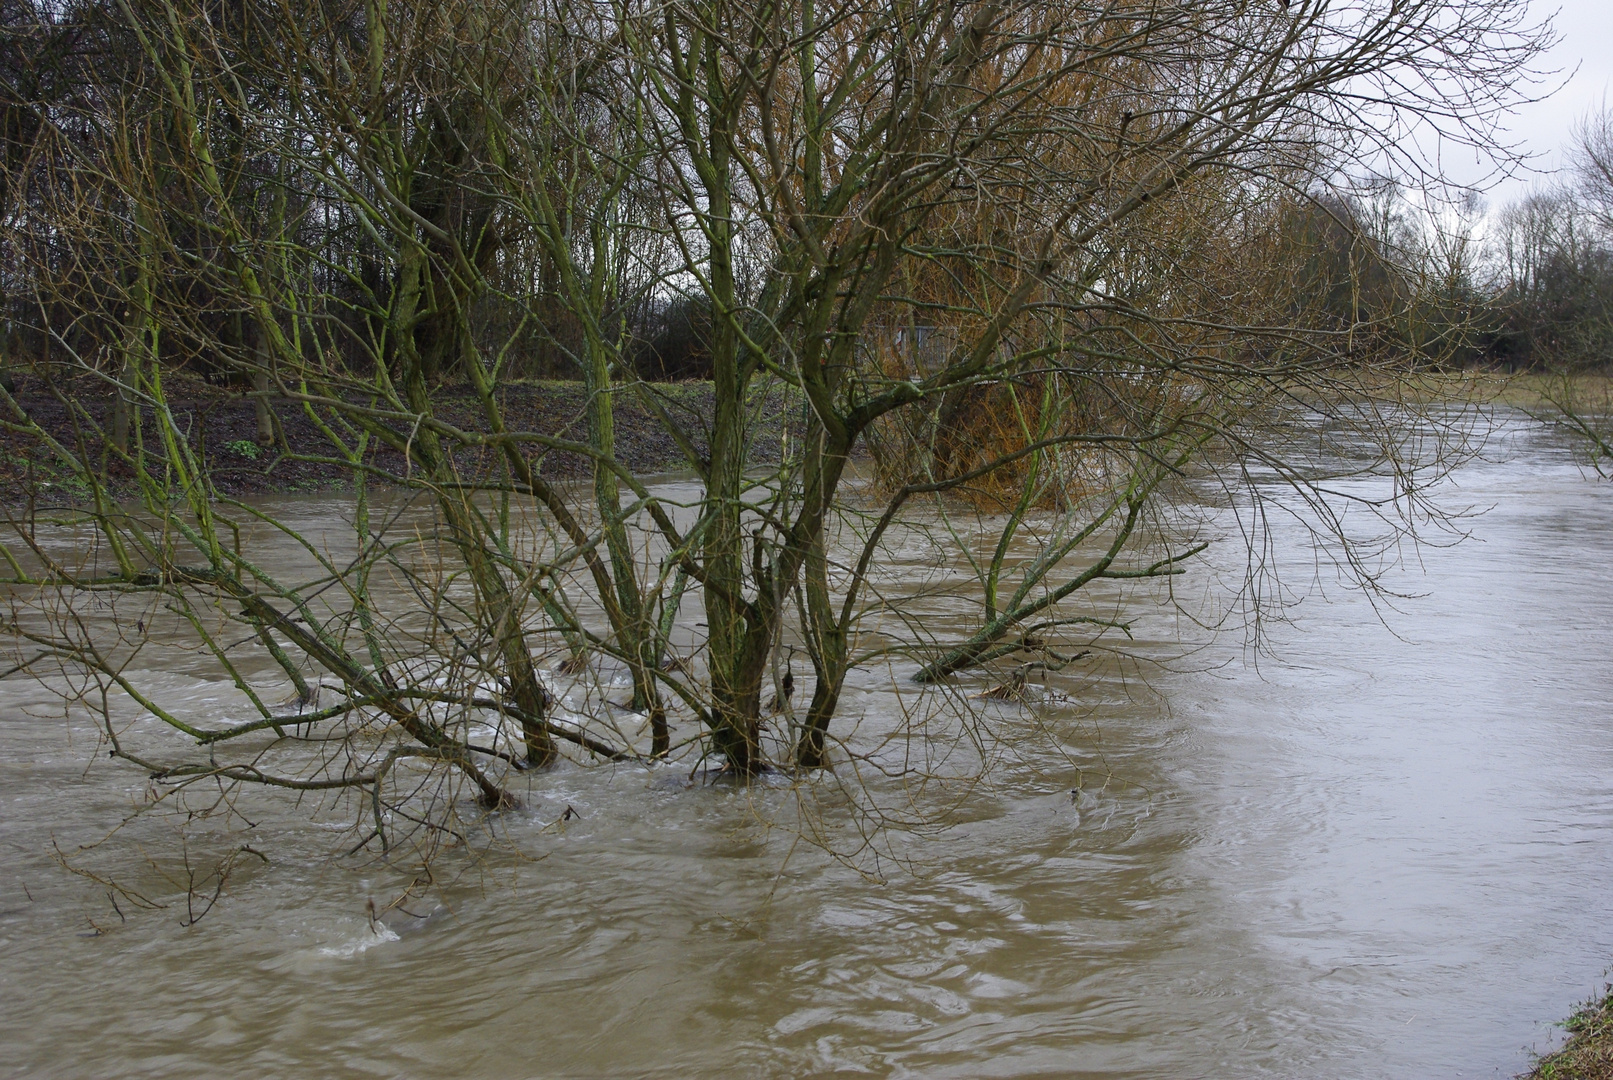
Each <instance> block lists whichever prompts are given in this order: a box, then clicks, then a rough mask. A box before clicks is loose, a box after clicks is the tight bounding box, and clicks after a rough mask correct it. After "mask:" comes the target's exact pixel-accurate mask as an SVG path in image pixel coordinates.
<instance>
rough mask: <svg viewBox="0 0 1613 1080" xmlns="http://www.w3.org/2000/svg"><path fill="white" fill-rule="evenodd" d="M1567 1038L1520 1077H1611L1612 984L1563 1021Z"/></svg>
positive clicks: (1527, 1079) (1534, 1079)
mask: <svg viewBox="0 0 1613 1080" xmlns="http://www.w3.org/2000/svg"><path fill="white" fill-rule="evenodd" d="M1563 1028H1564V1029H1565V1030H1566V1031H1567V1032H1568V1042H1567V1043H1565V1044H1564V1045H1563V1048H1562V1049H1561V1050H1558V1051H1557V1052H1556V1053H1554V1054H1547V1055H1546V1056H1545V1057H1543V1058H1541V1059H1540V1060H1539V1061H1537V1062H1536V1063H1535V1067H1534V1068H1533V1069H1531V1070H1529V1072H1527V1073H1525V1074H1524V1076H1523V1078H1522V1080H1613V984H1609V985H1608V986H1607V988H1606V991H1605V993H1604V995H1603V997H1602V999H1601V1000H1600V1001H1598V1000H1596V999H1595V998H1592V999H1591V1000H1590V1001H1587V1002H1586V1003H1585V1004H1584V1005H1582V1006H1580V1008H1579V1009H1578V1010H1576V1011H1575V1012H1574V1015H1572V1016H1570V1017H1569V1018H1568V1019H1567V1020H1565V1021H1564V1022H1563Z"/></svg>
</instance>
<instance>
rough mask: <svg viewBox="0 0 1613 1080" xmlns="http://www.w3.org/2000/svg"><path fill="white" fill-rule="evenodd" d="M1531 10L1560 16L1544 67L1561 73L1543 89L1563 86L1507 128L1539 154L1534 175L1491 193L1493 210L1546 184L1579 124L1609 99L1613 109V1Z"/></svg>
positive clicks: (1565, 1)
mask: <svg viewBox="0 0 1613 1080" xmlns="http://www.w3.org/2000/svg"><path fill="white" fill-rule="evenodd" d="M1532 7H1533V13H1534V15H1535V16H1536V17H1537V18H1544V17H1547V16H1551V15H1552V14H1553V13H1554V12H1555V17H1554V18H1553V20H1552V21H1553V24H1554V26H1555V28H1556V31H1557V35H1558V37H1559V38H1560V39H1561V40H1560V41H1559V43H1558V45H1557V47H1556V48H1555V49H1553V50H1552V52H1551V53H1550V54H1549V55H1548V56H1547V57H1546V58H1545V60H1544V62H1543V65H1542V66H1544V67H1548V68H1555V69H1557V70H1558V74H1557V75H1555V76H1551V77H1548V81H1547V83H1546V84H1545V86H1543V87H1542V88H1541V89H1542V91H1543V90H1545V89H1549V88H1550V87H1552V86H1555V85H1556V84H1559V83H1562V84H1563V85H1562V86H1561V88H1560V89H1558V90H1557V91H1556V92H1555V93H1554V94H1552V95H1551V96H1550V97H1548V98H1546V99H1545V100H1543V101H1539V102H1536V103H1534V104H1532V105H1524V106H1522V107H1520V108H1519V109H1518V111H1517V113H1516V114H1515V115H1514V116H1513V118H1512V120H1511V122H1510V123H1509V124H1508V127H1509V129H1510V140H1509V141H1515V142H1517V143H1519V144H1520V145H1521V147H1522V148H1523V149H1525V150H1526V151H1528V152H1530V153H1531V154H1533V155H1534V158H1533V161H1532V166H1533V169H1534V170H1535V172H1534V174H1533V175H1531V174H1529V173H1527V172H1526V173H1524V174H1522V175H1520V176H1518V177H1515V178H1513V179H1511V180H1506V181H1503V182H1501V183H1500V184H1498V185H1496V186H1495V187H1494V188H1493V189H1491V190H1490V191H1488V192H1486V194H1485V201H1486V202H1487V203H1488V204H1489V205H1490V206H1491V207H1492V208H1498V207H1500V206H1501V205H1502V204H1504V203H1506V202H1510V201H1512V200H1513V199H1516V198H1518V197H1519V196H1521V195H1523V194H1525V193H1527V192H1528V190H1529V189H1530V187H1531V186H1533V185H1535V184H1539V183H1541V182H1542V177H1541V176H1540V173H1541V172H1549V171H1550V170H1552V169H1555V168H1557V167H1558V166H1560V165H1561V164H1562V160H1563V159H1562V153H1561V150H1562V147H1563V146H1564V145H1566V144H1567V142H1568V140H1569V138H1570V137H1571V135H1572V133H1573V128H1574V124H1575V122H1576V121H1578V120H1579V119H1580V118H1582V117H1583V116H1584V115H1585V114H1586V113H1587V112H1589V111H1591V110H1592V109H1595V108H1597V107H1599V106H1600V105H1601V104H1602V102H1603V101H1604V100H1606V101H1607V102H1608V103H1609V104H1610V105H1613V0H1532ZM1576 69H1577V70H1576ZM1565 79H1566V82H1564V80H1565ZM1452 171H1457V170H1452Z"/></svg>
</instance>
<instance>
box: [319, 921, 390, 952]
mask: <svg viewBox="0 0 1613 1080" xmlns="http://www.w3.org/2000/svg"><path fill="white" fill-rule="evenodd" d="M397 940H398V932H397V931H396V930H394V929H392V928H391V927H390V926H388V925H387V924H386V923H384V922H378V923H374V924H371V925H369V926H366V927H364V929H362V930H360V931H359V932H358V935H357V936H355V937H353V938H352V939H350V940H348V941H343V942H338V943H336V944H334V945H321V946H320V947H319V948H318V949H317V950H316V952H317V953H318V955H320V956H331V957H335V958H336V959H338V960H350V959H352V958H353V957H355V956H357V955H358V954H359V953H362V952H364V951H365V950H367V949H373V948H374V947H375V946H377V945H384V944H386V943H387V942H389V941H397Z"/></svg>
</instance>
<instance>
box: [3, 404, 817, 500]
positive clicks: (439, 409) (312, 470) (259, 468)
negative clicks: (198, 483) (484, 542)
mask: <svg viewBox="0 0 1613 1080" xmlns="http://www.w3.org/2000/svg"><path fill="white" fill-rule="evenodd" d="M19 382H20V383H21V385H19V387H18V391H17V394H16V398H17V401H18V403H19V404H20V405H21V406H22V407H23V408H24V409H25V410H26V411H27V412H28V415H29V416H30V417H31V418H32V419H33V420H34V421H35V422H36V423H38V424H39V425H40V427H42V428H43V429H44V430H45V431H46V432H47V433H48V434H49V435H50V436H51V437H52V438H54V439H56V440H57V441H59V442H61V443H62V444H64V445H66V446H69V447H74V446H77V445H79V442H80V439H81V438H83V439H84V440H86V441H87V442H89V444H90V448H91V457H92V458H95V457H99V452H98V447H97V445H96V440H95V438H94V436H93V434H92V433H91V432H90V431H89V430H86V427H85V425H84V424H83V417H82V416H77V417H76V416H75V414H74V410H72V409H70V408H69V407H68V406H67V404H65V402H64V398H68V397H69V396H70V397H71V400H73V401H74V403H75V405H76V406H78V407H80V408H82V409H83V410H84V412H85V413H86V414H87V415H88V417H89V418H90V419H91V420H92V421H93V422H94V423H95V424H96V425H104V424H106V423H107V418H108V417H109V416H110V413H111V401H110V399H109V398H108V397H107V395H105V394H104V393H99V394H95V395H94V396H92V395H91V394H90V393H83V392H72V393H71V394H69V393H63V394H61V395H57V394H53V393H50V392H49V388H48V387H45V386H43V385H42V384H40V383H38V382H37V381H35V380H33V379H30V378H28V377H27V376H24V377H23V378H22V379H19ZM165 382H166V383H168V384H169V385H168V398H169V402H170V408H171V409H172V410H173V412H174V415H175V417H176V419H177V420H178V422H179V425H180V427H181V428H182V429H184V430H186V431H187V432H188V433H189V436H190V442H191V445H192V447H193V448H195V449H196V451H197V452H198V455H199V457H200V458H201V460H202V461H203V462H205V464H206V468H207V471H208V474H209V476H210V477H211V479H212V482H213V484H214V486H215V487H216V488H217V489H218V490H219V491H220V492H223V493H225V494H227V495H231V496H236V497H239V496H245V495H266V494H294V493H307V492H316V491H340V490H344V489H347V488H350V487H351V486H352V483H353V471H352V468H351V467H350V466H348V465H346V464H344V463H342V462H341V461H339V460H332V459H331V457H332V456H331V455H330V453H329V449H328V448H329V447H330V442H329V439H328V437H327V436H326V434H325V433H324V432H323V431H321V430H320V428H319V425H318V424H317V423H316V422H315V421H314V419H313V418H312V417H310V416H309V415H308V413H307V412H306V410H304V409H303V408H301V407H300V406H297V405H293V404H290V403H284V402H282V403H277V404H276V406H275V410H274V411H275V417H276V421H277V424H276V437H275V439H274V441H273V443H272V444H271V445H268V446H260V445H259V444H258V443H257V441H256V436H257V414H256V407H255V404H254V402H253V399H251V398H249V397H247V396H245V395H244V394H242V393H241V392H240V391H239V390H237V389H231V388H228V387H221V386H217V385H214V384H211V383H208V382H206V381H204V380H202V379H198V378H194V377H191V378H185V377H184V376H182V375H181V376H175V375H172V374H171V375H167V376H165ZM73 389H74V391H80V390H88V389H90V388H88V387H84V388H77V387H75V388H73ZM649 392H650V393H651V394H652V395H653V396H654V399H655V401H656V403H657V404H658V405H659V407H660V408H661V409H663V410H665V411H666V413H667V414H668V415H669V416H671V417H672V418H673V419H674V420H675V421H676V422H677V423H678V424H680V425H681V426H682V427H684V428H685V430H686V431H687V432H688V433H689V436H690V440H691V442H692V443H693V445H694V447H695V449H696V451H697V452H700V453H704V451H705V448H706V438H707V429H708V426H709V423H710V418H711V416H712V414H713V413H714V411H715V399H714V392H713V388H712V385H711V383H709V382H695V381H691V382H682V383H653V384H649ZM499 398H500V405H501V408H502V409H503V417H504V423H505V426H506V429H507V430H511V431H525V432H533V433H537V434H540V435H546V436H551V437H553V438H557V439H566V440H571V441H576V442H583V441H585V440H586V436H587V419H586V414H585V410H586V407H587V401H588V394H587V391H586V389H585V388H584V386H583V384H582V383H580V382H567V381H559V380H532V381H523V382H511V383H508V384H506V385H504V386H501V387H500V389H499ZM792 400H793V399H792V397H791V395H789V394H788V393H787V391H785V390H783V389H777V390H774V391H772V392H770V393H769V394H767V395H765V396H763V397H759V398H758V399H757V401H756V402H755V403H754V405H753V416H754V417H755V420H754V424H753V429H752V430H753V434H754V436H755V437H754V441H753V459H754V460H755V462H756V463H757V464H764V463H767V462H771V461H776V460H778V457H779V453H780V450H781V447H782V442H783V436H784V433H785V431H786V429H787V427H788V425H789V424H790V422H791V421H792V420H793V419H794V418H795V417H796V416H797V415H798V413H797V411H796V410H795V409H792V408H791V407H790V405H791V401H792ZM434 404H435V406H436V414H437V418H438V419H440V420H442V421H444V422H446V423H449V424H452V425H454V426H455V427H457V428H460V429H461V430H464V431H485V430H486V427H487V424H486V418H485V416H484V415H483V413H482V410H481V405H480V402H479V401H478V400H477V399H476V397H475V396H474V394H473V393H472V392H471V391H470V390H469V389H467V388H463V387H454V386H445V387H443V388H441V389H440V390H439V391H438V392H437V394H436V395H435V398H434ZM615 419H616V453H617V457H618V458H619V460H621V462H622V463H623V464H624V465H626V466H627V467H628V468H629V469H631V470H632V471H634V472H635V473H641V474H649V473H656V472H666V471H670V470H677V469H684V468H687V467H688V462H687V460H686V458H685V457H684V454H683V452H682V451H681V450H680V449H679V447H678V445H677V442H676V441H675V440H674V439H673V438H672V436H671V435H670V434H668V432H667V430H666V428H665V427H664V426H663V424H662V423H661V421H660V420H659V419H658V418H657V417H656V416H655V414H654V413H653V412H652V411H651V409H649V408H647V407H646V405H645V403H644V402H643V401H642V400H641V399H640V397H639V395H638V394H637V393H636V392H635V391H633V390H631V389H626V390H622V391H620V392H619V393H618V395H617V402H616V409H615ZM527 455H528V457H529V459H530V460H531V461H532V462H533V465H534V467H535V468H536V469H537V471H538V472H539V474H540V475H542V476H543V477H544V478H546V479H550V480H567V479H577V478H581V477H584V476H587V475H588V474H589V459H588V458H587V457H586V456H584V455H581V454H576V453H571V452H568V451H564V450H549V449H546V448H543V447H539V446H537V445H535V444H529V449H528V450H527ZM456 459H457V461H458V463H459V465H460V468H461V470H462V472H463V474H464V475H466V476H467V477H478V476H485V475H490V474H492V473H493V472H494V471H495V470H496V469H497V467H498V462H499V460H500V459H499V456H498V455H497V454H496V453H495V452H494V451H491V450H488V449H486V448H473V449H467V450H463V451H461V452H459V453H458V454H457V455H456ZM367 463H368V464H370V465H371V466H373V467H374V468H376V469H379V470H382V471H383V472H385V473H390V474H392V475H395V476H404V475H406V474H407V472H408V469H409V462H408V461H407V460H405V458H404V455H402V454H400V453H397V452H396V451H392V450H386V449H380V450H376V451H373V452H372V453H371V454H370V455H369V456H368V458H367ZM109 479H110V481H111V483H112V485H113V487H114V490H116V489H118V488H119V486H120V482H119V480H118V477H117V472H116V468H115V466H114V467H112V468H111V469H109ZM81 486H82V485H81V484H79V483H78V481H76V480H75V479H74V478H73V476H72V473H71V472H70V471H69V470H67V469H65V468H63V467H62V466H61V465H60V464H59V463H58V462H57V461H56V460H55V459H54V456H53V455H51V454H50V453H49V452H48V451H46V450H45V449H44V448H42V447H40V446H39V445H38V443H37V440H36V439H34V438H32V437H30V436H29V435H27V434H25V433H20V432H15V431H5V432H0V502H10V503H16V502H20V501H22V500H24V499H26V498H28V496H29V495H30V493H32V494H33V495H34V496H36V497H37V496H40V495H47V496H48V495H53V494H59V495H63V496H66V497H68V498H72V497H73V496H74V495H75V489H76V488H78V487H81Z"/></svg>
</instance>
